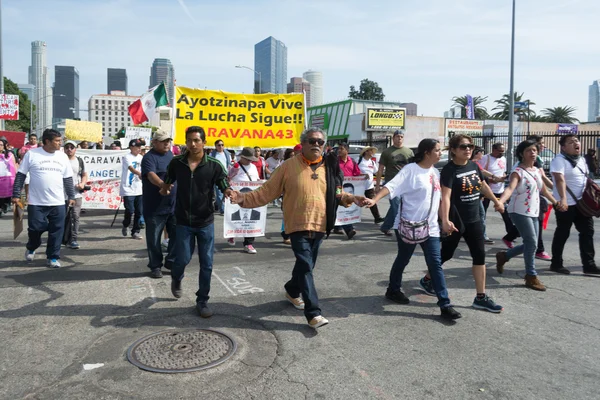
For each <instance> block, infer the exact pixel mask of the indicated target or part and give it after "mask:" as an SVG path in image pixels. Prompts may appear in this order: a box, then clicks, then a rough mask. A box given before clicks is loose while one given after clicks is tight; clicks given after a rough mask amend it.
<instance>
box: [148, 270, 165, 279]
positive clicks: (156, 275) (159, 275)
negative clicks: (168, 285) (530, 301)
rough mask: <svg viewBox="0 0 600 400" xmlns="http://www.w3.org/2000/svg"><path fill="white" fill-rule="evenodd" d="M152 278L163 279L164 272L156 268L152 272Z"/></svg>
mask: <svg viewBox="0 0 600 400" xmlns="http://www.w3.org/2000/svg"><path fill="white" fill-rule="evenodd" d="M150 277H151V278H154V279H159V278H162V277H163V275H162V271H161V270H160V268H154V269H153V270H152V271H150Z"/></svg>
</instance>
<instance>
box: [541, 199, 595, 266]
mask: <svg viewBox="0 0 600 400" xmlns="http://www.w3.org/2000/svg"><path fill="white" fill-rule="evenodd" d="M554 215H556V230H555V231H554V238H553V239H552V263H551V268H561V267H563V266H564V265H563V257H562V255H563V251H564V250H565V244H566V243H567V239H568V238H569V235H570V233H571V226H572V225H573V224H575V229H577V231H578V232H579V254H580V256H581V263H582V264H583V268H584V269H587V268H593V267H595V266H596V262H595V261H594V257H595V256H596V253H595V251H594V220H593V218H592V217H584V216H583V215H581V212H579V210H578V209H577V207H576V206H569V209H568V210H567V211H564V212H563V211H558V210H554Z"/></svg>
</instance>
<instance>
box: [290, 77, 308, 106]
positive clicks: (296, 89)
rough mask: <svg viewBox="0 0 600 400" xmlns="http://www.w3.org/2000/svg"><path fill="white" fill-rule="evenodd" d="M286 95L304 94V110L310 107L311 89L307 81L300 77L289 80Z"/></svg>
mask: <svg viewBox="0 0 600 400" xmlns="http://www.w3.org/2000/svg"><path fill="white" fill-rule="evenodd" d="M287 92H288V93H304V95H305V96H306V104H305V105H304V106H305V107H306V108H308V107H312V106H313V104H312V87H311V84H310V82H309V81H307V80H306V79H303V78H300V77H294V78H291V79H290V83H288V84H287Z"/></svg>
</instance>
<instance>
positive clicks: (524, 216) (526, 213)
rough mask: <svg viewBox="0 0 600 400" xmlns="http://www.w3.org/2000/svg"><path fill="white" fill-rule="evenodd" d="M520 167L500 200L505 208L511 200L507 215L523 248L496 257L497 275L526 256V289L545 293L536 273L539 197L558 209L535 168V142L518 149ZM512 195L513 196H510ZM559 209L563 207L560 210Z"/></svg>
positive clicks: (527, 142)
mask: <svg viewBox="0 0 600 400" xmlns="http://www.w3.org/2000/svg"><path fill="white" fill-rule="evenodd" d="M516 155H517V158H518V159H519V165H518V166H517V167H516V168H515V169H514V171H513V172H512V173H511V174H510V180H509V185H508V188H506V190H505V191H504V193H503V194H502V196H500V199H499V201H500V203H502V204H504V203H506V201H507V200H508V199H509V197H510V202H509V203H508V206H507V208H506V209H507V212H508V213H509V216H510V219H511V221H512V222H513V224H515V226H516V227H517V229H518V230H519V233H520V234H521V237H522V238H523V244H522V245H519V246H515V247H513V248H512V249H509V250H508V251H500V252H498V253H496V261H497V263H496V269H497V270H498V273H500V274H501V273H502V272H504V264H506V262H507V261H508V260H510V259H511V258H513V257H515V256H517V255H519V254H523V258H524V260H525V273H526V275H525V286H527V287H528V288H531V289H534V290H541V291H544V290H546V287H545V286H544V284H543V283H542V282H540V280H539V279H538V277H537V271H536V270H535V251H536V249H537V241H538V235H539V223H538V215H539V211H540V210H539V209H540V193H541V195H542V196H544V197H546V198H547V199H548V200H550V202H551V203H552V204H553V205H554V207H557V202H556V199H555V198H554V197H553V196H552V193H550V191H548V189H547V188H546V185H544V182H543V180H542V175H541V173H540V170H539V169H538V168H536V167H535V161H536V159H537V155H538V144H537V142H536V141H534V140H525V141H524V142H521V143H520V144H519V146H517V151H516ZM511 195H512V196H511ZM559 208H560V207H559Z"/></svg>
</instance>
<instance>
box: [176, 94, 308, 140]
mask: <svg viewBox="0 0 600 400" xmlns="http://www.w3.org/2000/svg"><path fill="white" fill-rule="evenodd" d="M174 119H175V123H174V125H175V136H174V141H175V144H185V130H186V129H187V128H188V127H190V126H194V125H196V126H201V127H202V128H203V129H204V131H205V132H206V142H207V146H210V147H212V146H214V143H215V141H216V140H218V139H221V140H223V141H224V142H225V145H226V146H227V148H228V149H241V148H243V147H247V146H249V147H254V146H260V147H262V148H282V147H294V146H295V145H297V144H298V143H299V142H300V134H301V133H302V130H303V129H304V95H303V94H272V93H268V94H238V93H226V92H222V91H216V90H200V89H191V88H186V87H181V86H177V87H176V88H175V116H174Z"/></svg>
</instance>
